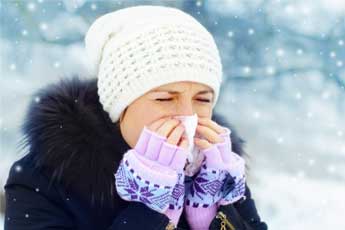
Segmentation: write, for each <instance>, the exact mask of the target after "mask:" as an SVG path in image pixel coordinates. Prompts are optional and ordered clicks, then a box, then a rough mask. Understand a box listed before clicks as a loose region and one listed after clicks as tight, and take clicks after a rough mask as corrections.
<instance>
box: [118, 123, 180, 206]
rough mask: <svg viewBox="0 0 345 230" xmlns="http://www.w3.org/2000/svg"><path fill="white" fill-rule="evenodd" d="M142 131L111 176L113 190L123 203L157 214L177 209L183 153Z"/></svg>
mask: <svg viewBox="0 0 345 230" xmlns="http://www.w3.org/2000/svg"><path fill="white" fill-rule="evenodd" d="M166 139H167V138H166V137H163V136H160V135H158V134H156V133H154V132H152V131H150V130H149V129H147V128H146V127H144V129H143V131H142V133H141V135H140V137H139V140H138V142H137V144H136V146H135V147H134V149H130V150H129V151H127V152H126V153H125V154H124V156H123V159H122V160H121V163H120V166H119V168H118V170H117V172H116V173H115V179H116V183H115V185H116V190H117V193H118V194H119V196H120V197H121V198H122V199H124V200H127V201H138V202H142V203H144V204H146V205H147V206H148V207H150V208H151V209H153V210H156V211H158V212H160V213H164V212H166V210H167V209H168V208H169V209H181V208H182V206H183V202H184V192H185V189H184V173H183V167H184V165H185V161H186V158H187V152H186V151H185V150H184V149H183V148H181V147H179V146H175V145H172V144H169V143H167V142H166Z"/></svg>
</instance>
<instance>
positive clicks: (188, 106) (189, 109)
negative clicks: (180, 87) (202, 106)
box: [176, 101, 195, 116]
mask: <svg viewBox="0 0 345 230" xmlns="http://www.w3.org/2000/svg"><path fill="white" fill-rule="evenodd" d="M176 113H177V114H178V115H180V116H192V115H194V113H195V111H194V107H193V103H192V102H191V101H182V102H181V103H180V104H179V105H178V108H177V111H176Z"/></svg>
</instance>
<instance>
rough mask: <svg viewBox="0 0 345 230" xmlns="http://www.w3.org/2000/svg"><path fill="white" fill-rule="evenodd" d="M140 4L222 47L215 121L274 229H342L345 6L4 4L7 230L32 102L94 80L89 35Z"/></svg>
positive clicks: (267, 0) (1, 129)
mask: <svg viewBox="0 0 345 230" xmlns="http://www.w3.org/2000/svg"><path fill="white" fill-rule="evenodd" d="M140 4H152V5H166V6H173V7H176V8H179V9H181V10H183V11H185V12H188V13H189V14H191V15H193V16H194V17H195V18H197V19H198V20H199V21H200V22H201V23H202V24H203V25H204V26H205V27H206V28H207V29H208V30H209V31H210V32H211V33H212V34H213V36H214V37H215V40H216V43H217V45H218V47H219V49H220V52H221V56H222V63H223V70H224V76H223V77H224V85H222V89H221V95H220V99H219V102H218V104H217V106H216V108H215V112H218V113H220V114H222V115H224V116H225V117H226V118H227V119H228V121H229V122H231V123H232V124H233V125H234V127H235V128H236V129H237V131H238V132H239V135H240V136H241V137H242V138H243V139H245V140H246V145H245V149H246V151H247V152H248V154H249V155H250V158H249V159H248V160H247V162H248V164H249V166H250V168H251V169H250V174H249V178H248V181H249V184H250V187H251V188H252V192H253V196H254V199H255V200H256V204H257V208H258V211H259V214H260V216H261V217H262V219H263V220H264V221H265V222H267V224H268V225H269V229H279V230H287V229H313V230H318V229H345V222H344V221H343V220H342V219H343V218H341V216H343V215H344V211H345V197H344V196H345V115H344V113H345V67H344V65H345V63H344V62H345V44H344V43H345V1H344V0H304V1H297V0H296V1H294V0H208V1H202V0H198V1H194V0H186V1H88V0H63V1H57V0H32V1H24V0H18V1H15V0H1V3H0V11H1V25H0V28H1V37H0V48H1V49H0V50H1V51H0V52H1V63H0V66H1V70H0V71H1V73H0V76H1V78H0V87H1V90H0V97H1V104H0V105H1V113H0V138H1V140H0V141H1V142H0V144H1V146H0V148H1V149H0V150H1V151H0V157H1V158H0V185H1V188H0V194H1V195H0V197H1V199H0V200H1V205H0V210H1V211H0V224H1V225H0V229H1V228H3V222H4V221H6V217H5V216H4V207H5V203H4V189H3V186H4V184H5V182H6V179H7V177H8V171H9V168H10V166H11V164H12V163H13V162H14V161H15V160H17V159H19V158H21V157H22V156H23V155H24V154H25V153H26V152H25V151H19V150H18V147H17V145H18V141H19V139H20V137H21V135H22V133H21V131H20V129H19V126H20V125H21V123H22V121H23V118H24V115H25V112H26V109H27V106H28V104H29V102H30V100H34V98H32V96H31V95H32V94H33V92H35V91H36V90H37V89H39V88H41V87H44V86H45V85H47V84H48V83H51V82H56V81H57V80H58V79H60V78H65V77H71V76H72V75H75V74H77V75H83V76H87V75H88V74H89V69H88V64H87V60H86V58H85V57H86V55H85V50H84V43H83V39H84V35H85V33H86V31H87V29H88V27H89V25H90V24H91V23H92V22H93V21H94V20H95V19H96V18H97V17H99V16H100V15H102V14H104V13H107V12H110V11H114V10H116V9H120V8H124V7H127V6H132V5H140ZM341 213H343V214H341Z"/></svg>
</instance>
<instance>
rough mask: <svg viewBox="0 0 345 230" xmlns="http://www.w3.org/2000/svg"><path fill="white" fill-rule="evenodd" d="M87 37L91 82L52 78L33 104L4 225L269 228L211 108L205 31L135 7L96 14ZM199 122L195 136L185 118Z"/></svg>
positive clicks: (228, 133)
mask: <svg viewBox="0 0 345 230" xmlns="http://www.w3.org/2000/svg"><path fill="white" fill-rule="evenodd" d="M129 19H130V20H129ZM85 42H86V50H87V52H88V54H89V56H90V58H91V60H92V63H93V64H94V67H95V70H96V71H97V78H96V79H90V80H85V79H84V80H81V79H79V78H72V79H71V80H63V81H61V82H59V83H58V84H53V85H50V86H48V87H47V88H45V89H42V90H40V91H39V92H38V93H37V95H36V96H35V97H34V98H35V100H34V102H33V103H32V104H31V105H30V108H29V111H28V113H27V117H26V120H25V123H24V125H23V131H24V134H25V139H24V140H25V144H26V145H27V146H28V147H29V153H28V154H26V155H25V156H24V157H23V158H21V159H20V160H18V161H16V162H15V163H14V164H13V165H12V167H11V170H10V173H9V177H8V180H7V183H6V185H5V187H4V188H5V192H6V212H5V229H9V230H12V229H24V230H25V229H42V230H43V229H157V230H158V229H224V227H225V229H267V226H266V224H265V223H263V222H262V221H261V220H260V217H259V215H258V214H257V211H256V208H255V203H254V201H253V199H252V198H251V194H250V190H249V188H248V186H247V185H246V184H245V174H244V160H243V158H242V157H241V155H242V154H243V149H242V142H243V141H242V140H241V139H240V138H239V137H238V136H237V135H236V132H235V131H234V129H233V128H231V127H230V125H229V124H226V122H224V120H222V119H221V118H220V117H219V116H216V115H215V114H213V108H214V106H215V104H216V102H217V99H218V95H219V88H220V83H221V74H222V71H221V69H222V67H221V63H220V58H219V53H218V50H217V47H216V45H215V42H214V40H213V38H212V36H211V35H210V34H209V33H208V31H207V30H206V29H205V28H204V27H203V26H202V25H201V24H200V23H198V22H197V21H196V20H195V19H194V18H192V17H191V16H190V15H188V14H186V13H184V12H182V11H180V10H178V9H174V8H169V7H161V6H136V7H129V8H125V9H122V10H118V11H115V12H112V13H109V14H106V15H104V16H102V17H100V18H99V19H97V20H96V21H95V22H94V23H93V24H92V26H91V27H90V29H89V31H88V33H87V35H86V38H85ZM193 114H195V116H193ZM194 118H197V123H198V124H197V127H196V130H195V133H194V132H193V131H191V129H190V127H189V126H188V125H189V124H191V123H188V122H187V123H186V122H184V121H183V120H184V119H187V120H188V119H194ZM190 133H192V134H193V136H194V139H192V141H191V140H190V138H189V137H188V135H189V134H190ZM194 134H195V135H194ZM193 145H195V148H193V152H194V150H195V149H196V150H197V151H196V152H197V155H194V157H193V155H192V157H191V158H190V156H191V155H190V154H191V146H193ZM200 159H201V160H200ZM191 166H193V167H191ZM188 169H190V170H188ZM193 169H194V170H193ZM221 227H223V228H221Z"/></svg>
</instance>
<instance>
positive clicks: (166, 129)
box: [156, 119, 181, 137]
mask: <svg viewBox="0 0 345 230" xmlns="http://www.w3.org/2000/svg"><path fill="white" fill-rule="evenodd" d="M180 123H181V122H180V121H179V120H177V119H170V120H167V121H166V122H165V123H164V124H163V125H162V126H161V127H159V128H158V129H157V130H156V133H158V134H159V135H161V136H164V137H168V136H169V134H170V133H171V131H172V130H173V129H174V128H175V127H176V126H178V125H179V124H180Z"/></svg>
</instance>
